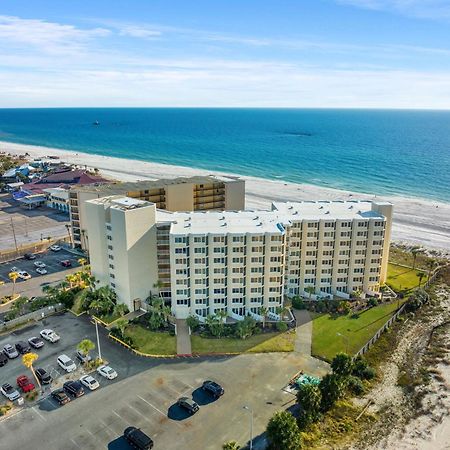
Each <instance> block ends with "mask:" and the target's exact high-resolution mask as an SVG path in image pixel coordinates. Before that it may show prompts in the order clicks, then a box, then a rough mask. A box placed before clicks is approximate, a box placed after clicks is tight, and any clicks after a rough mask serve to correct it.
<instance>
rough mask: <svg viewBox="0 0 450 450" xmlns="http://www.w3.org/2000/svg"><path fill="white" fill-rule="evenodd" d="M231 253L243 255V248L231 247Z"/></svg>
mask: <svg viewBox="0 0 450 450" xmlns="http://www.w3.org/2000/svg"><path fill="white" fill-rule="evenodd" d="M233 253H244V247H233Z"/></svg>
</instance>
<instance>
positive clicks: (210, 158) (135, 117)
mask: <svg viewBox="0 0 450 450" xmlns="http://www.w3.org/2000/svg"><path fill="white" fill-rule="evenodd" d="M95 121H98V122H99V125H97V126H96V125H94V124H93V123H94V122H95ZM0 140H3V141H10V142H16V143H21V144H31V145H42V146H47V147H55V148H61V149H67V150H76V151H82V152H86V153H95V154H99V155H106V156H116V157H120V158H132V159H137V160H143V161H153V162H159V163H166V164H173V165H179V166H188V167H198V168H203V169H210V170H217V171H223V172H228V173H236V174H241V175H250V176H256V177H262V178H269V179H278V180H286V181H291V182H295V183H308V184H314V185H319V186H325V187H330V188H338V189H346V190H350V191H355V192H364V193H372V194H377V195H383V194H389V195H391V194H398V195H403V196H408V197H421V198H426V199H434V200H440V201H447V202H450V111H399V110H338V109H233V108H220V109H214V108H57V109H0ZM4 149H5V148H4V146H1V145H0V150H4Z"/></svg>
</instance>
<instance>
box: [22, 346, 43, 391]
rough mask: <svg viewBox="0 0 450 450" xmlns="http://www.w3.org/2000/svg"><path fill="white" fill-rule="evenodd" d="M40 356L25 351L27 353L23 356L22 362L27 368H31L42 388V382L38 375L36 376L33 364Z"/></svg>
mask: <svg viewBox="0 0 450 450" xmlns="http://www.w3.org/2000/svg"><path fill="white" fill-rule="evenodd" d="M38 358H39V356H38V355H37V354H36V353H31V352H29V353H25V355H23V356H22V364H23V365H24V366H25V367H26V368H27V369H30V371H31V373H32V374H33V377H34V379H35V380H36V383H37V385H38V386H39V388H41V383H40V382H39V379H38V377H37V376H36V373H35V371H34V367H33V364H34V362H35V361H37V359H38Z"/></svg>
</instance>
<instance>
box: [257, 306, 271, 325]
mask: <svg viewBox="0 0 450 450" xmlns="http://www.w3.org/2000/svg"><path fill="white" fill-rule="evenodd" d="M258 313H259V315H260V316H261V317H262V327H263V328H266V319H267V316H268V314H269V308H266V307H265V306H261V308H259V311H258Z"/></svg>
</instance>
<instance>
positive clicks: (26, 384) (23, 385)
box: [16, 375, 34, 392]
mask: <svg viewBox="0 0 450 450" xmlns="http://www.w3.org/2000/svg"><path fill="white" fill-rule="evenodd" d="M16 382H17V386H19V388H20V389H22V392H30V391H33V390H34V384H33V383H32V382H31V381H30V379H29V378H28V377H27V376H26V375H20V376H19V377H17V380H16Z"/></svg>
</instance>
